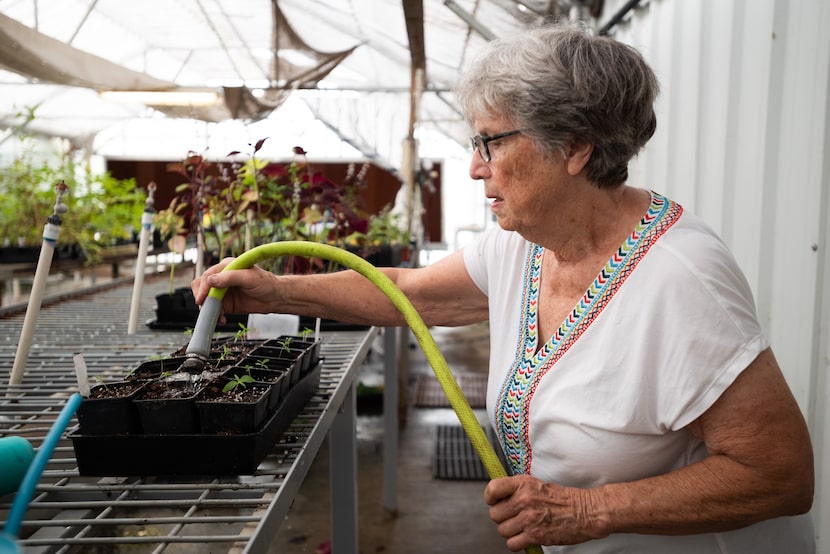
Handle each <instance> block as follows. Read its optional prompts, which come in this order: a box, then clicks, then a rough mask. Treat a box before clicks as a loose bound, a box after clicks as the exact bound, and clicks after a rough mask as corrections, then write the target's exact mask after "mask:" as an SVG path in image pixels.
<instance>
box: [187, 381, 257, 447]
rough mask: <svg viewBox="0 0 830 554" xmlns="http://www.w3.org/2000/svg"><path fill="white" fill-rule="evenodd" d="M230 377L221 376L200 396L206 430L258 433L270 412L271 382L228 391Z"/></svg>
mask: <svg viewBox="0 0 830 554" xmlns="http://www.w3.org/2000/svg"><path fill="white" fill-rule="evenodd" d="M228 381H229V379H227V378H225V379H219V380H216V381H214V382H212V383H210V384H209V385H208V386H206V387H205V388H204V389H203V390H202V392H200V393H199V395H198V396H197V397H196V409H197V410H198V411H199V422H200V425H201V431H202V434H206V435H238V434H246V433H254V432H256V431H257V429H259V428H260V426H261V425H262V423H263V422H264V421H265V418H266V417H267V416H268V413H269V411H268V408H269V406H270V402H269V400H270V396H271V392H272V391H271V386H270V385H266V384H258V383H250V384H247V385H245V386H242V385H239V386H237V387H236V388H235V389H234V390H233V391H229V392H225V391H224V390H223V388H224V386H225V385H226V384H227V383H228Z"/></svg>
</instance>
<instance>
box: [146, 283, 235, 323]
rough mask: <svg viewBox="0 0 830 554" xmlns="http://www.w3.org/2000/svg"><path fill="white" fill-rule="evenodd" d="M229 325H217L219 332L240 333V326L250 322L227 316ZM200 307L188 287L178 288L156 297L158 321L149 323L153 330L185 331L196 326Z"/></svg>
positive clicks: (232, 315)
mask: <svg viewBox="0 0 830 554" xmlns="http://www.w3.org/2000/svg"><path fill="white" fill-rule="evenodd" d="M225 317H226V318H227V323H225V324H222V325H217V326H216V330H217V331H238V330H239V329H240V324H242V325H245V324H247V322H248V316H247V315H239V314H225ZM198 318H199V307H198V306H197V305H196V299H195V298H194V297H193V291H191V290H190V289H189V288H187V287H181V288H177V289H175V290H174V291H173V293H172V294H171V293H165V294H159V295H156V319H155V321H151V322H148V325H149V326H150V328H152V329H170V330H183V329H187V328H193V327H195V326H196V320H197V319H198Z"/></svg>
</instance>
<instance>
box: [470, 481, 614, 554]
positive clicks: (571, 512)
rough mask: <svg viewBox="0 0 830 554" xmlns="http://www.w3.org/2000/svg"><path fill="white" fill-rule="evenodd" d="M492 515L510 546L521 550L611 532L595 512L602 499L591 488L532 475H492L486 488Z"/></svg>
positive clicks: (574, 540) (583, 540) (514, 549)
mask: <svg viewBox="0 0 830 554" xmlns="http://www.w3.org/2000/svg"><path fill="white" fill-rule="evenodd" d="M484 501H485V502H487V504H488V505H489V506H490V519H492V520H493V521H494V522H496V523H497V524H498V532H499V534H500V535H501V536H502V537H504V538H505V539H507V547H508V548H509V549H510V550H512V551H514V552H518V551H520V550H522V549H525V548H527V547H529V546H533V545H537V544H543V545H551V544H557V545H560V544H578V543H582V542H585V541H588V540H591V539H599V538H602V537H605V536H607V535H608V534H609V531H608V530H607V529H608V526H607V525H606V524H605V523H603V521H602V520H601V519H600V518H599V517H597V516H596V515H595V514H601V513H602V506H601V499H600V496H599V495H595V494H593V493H592V492H591V490H590V489H577V488H571V487H562V486H560V485H557V484H554V483H545V482H543V481H540V480H539V479H536V478H534V477H531V476H529V475H515V476H513V477H502V478H499V479H493V480H492V481H490V483H488V484H487V487H486V488H485V489H484Z"/></svg>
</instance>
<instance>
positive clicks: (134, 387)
mask: <svg viewBox="0 0 830 554" xmlns="http://www.w3.org/2000/svg"><path fill="white" fill-rule="evenodd" d="M144 385H145V382H143V381H118V382H116V383H106V384H100V385H96V386H94V387H92V388H91V389H90V395H89V397H87V398H84V399H83V400H82V401H81V404H80V405H79V406H78V410H77V412H76V416H77V418H78V429H79V431H80V432H81V433H83V434H85V435H121V434H133V433H140V432H141V421H140V420H139V418H138V411H137V410H136V408H135V404H133V399H134V398H135V397H136V395H137V394H138V393H139V392H140V391H141V389H142V388H144Z"/></svg>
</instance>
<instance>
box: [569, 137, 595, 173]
mask: <svg viewBox="0 0 830 554" xmlns="http://www.w3.org/2000/svg"><path fill="white" fill-rule="evenodd" d="M593 151H594V145H593V144H591V143H589V142H585V141H582V140H576V139H575V140H572V141H571V143H570V144H569V145H568V150H567V152H568V154H567V155H566V156H565V165H566V167H567V169H568V174H569V175H579V173H580V172H581V171H582V170H583V169H584V168H585V165H586V164H587V163H588V160H590V159H591V154H592V153H593Z"/></svg>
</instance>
